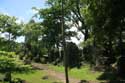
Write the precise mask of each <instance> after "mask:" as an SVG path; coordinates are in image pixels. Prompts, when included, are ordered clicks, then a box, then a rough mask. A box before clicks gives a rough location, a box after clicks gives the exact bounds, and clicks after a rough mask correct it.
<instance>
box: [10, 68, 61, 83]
mask: <svg viewBox="0 0 125 83" xmlns="http://www.w3.org/2000/svg"><path fill="white" fill-rule="evenodd" d="M12 76H13V78H21V79H23V80H26V81H27V82H28V83H54V82H58V83H60V82H59V81H57V80H56V79H54V78H52V77H48V79H42V78H43V77H45V76H47V75H46V73H45V72H44V71H41V70H36V71H33V72H31V73H22V74H21V73H14V74H13V75H12Z"/></svg>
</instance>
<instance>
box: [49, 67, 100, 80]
mask: <svg viewBox="0 0 125 83" xmlns="http://www.w3.org/2000/svg"><path fill="white" fill-rule="evenodd" d="M49 67H50V68H51V69H53V70H55V71H58V72H64V67H63V66H53V65H49ZM101 74H102V72H94V71H91V70H90V67H89V66H88V65H86V66H83V67H81V68H80V69H77V68H73V69H69V76H70V77H74V78H77V79H81V80H92V81H99V80H97V78H98V77H99V76H100V75H101Z"/></svg>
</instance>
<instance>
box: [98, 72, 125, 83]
mask: <svg viewBox="0 0 125 83" xmlns="http://www.w3.org/2000/svg"><path fill="white" fill-rule="evenodd" d="M97 79H98V80H100V81H103V80H105V81H107V82H100V83H125V80H123V79H122V80H121V79H119V78H118V74H117V73H116V72H111V71H110V72H109V71H105V72H104V73H103V74H102V75H101V76H100V77H99V78H97Z"/></svg>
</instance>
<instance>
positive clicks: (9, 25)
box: [0, 0, 125, 83]
mask: <svg viewBox="0 0 125 83" xmlns="http://www.w3.org/2000/svg"><path fill="white" fill-rule="evenodd" d="M46 4H47V5H48V7H47V8H36V7H33V10H35V11H37V13H36V14H35V15H34V16H33V18H31V20H30V21H29V22H28V23H24V22H21V23H18V22H17V20H18V19H17V18H15V17H14V16H13V17H12V16H8V15H5V14H2V13H0V72H1V74H3V73H4V74H5V78H4V80H5V81H9V82H10V83H11V82H12V79H11V73H13V74H14V73H15V72H24V73H25V71H30V72H31V70H33V68H31V67H30V64H31V63H32V62H37V63H43V64H53V65H58V66H61V67H62V66H64V67H65V74H66V83H69V81H68V70H70V69H72V68H78V69H80V68H83V67H84V65H86V64H89V65H90V68H91V70H94V71H95V72H96V71H101V72H103V73H107V72H112V73H113V74H115V75H116V79H117V78H119V77H120V78H121V79H125V67H124V66H125V48H124V46H125V39H124V38H125V29H124V28H125V11H124V10H125V6H124V4H125V1H124V0H47V1H46ZM35 19H40V20H39V21H36V20H35ZM73 28H76V29H77V30H76V31H73V30H72V29H73ZM79 32H80V33H82V35H84V39H83V41H82V42H80V43H79V44H78V45H77V44H75V43H74V42H73V41H72V38H77V39H78V40H80V37H79V35H78V34H79ZM3 35H4V36H3ZM19 37H24V39H25V40H24V42H21V43H19V42H16V40H17V38H19ZM27 64H28V65H27ZM82 71H85V70H84V69H83V70H82ZM37 72H39V71H37ZM37 72H36V73H37ZM78 72H81V71H78ZM86 74H87V73H86ZM88 74H89V73H88ZM99 74H100V73H99ZM101 74H102V73H101ZM15 75H17V77H18V74H15ZM22 75H23V74H22ZM72 75H73V76H74V77H75V75H74V74H72ZM38 76H39V75H38ZM19 77H20V76H19ZM76 77H77V78H78V77H81V75H80V76H79V75H78V76H76ZM26 78H27V77H26ZM109 78H110V77H109ZM28 79H29V78H28ZM79 79H80V78H79ZM84 79H85V80H91V79H87V78H84Z"/></svg>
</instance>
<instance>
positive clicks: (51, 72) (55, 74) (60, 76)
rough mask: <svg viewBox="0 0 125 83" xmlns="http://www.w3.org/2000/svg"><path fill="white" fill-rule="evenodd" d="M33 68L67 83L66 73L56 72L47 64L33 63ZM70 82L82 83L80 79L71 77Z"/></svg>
mask: <svg viewBox="0 0 125 83" xmlns="http://www.w3.org/2000/svg"><path fill="white" fill-rule="evenodd" d="M32 66H33V67H34V68H36V69H40V70H43V71H45V72H46V73H47V74H48V75H49V76H51V77H53V78H55V79H58V80H60V81H61V82H63V83H65V74H64V73H61V72H57V71H54V70H52V69H50V68H49V67H48V66H47V65H45V64H38V63H32ZM69 81H70V83H80V79H75V78H71V77H69Z"/></svg>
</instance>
